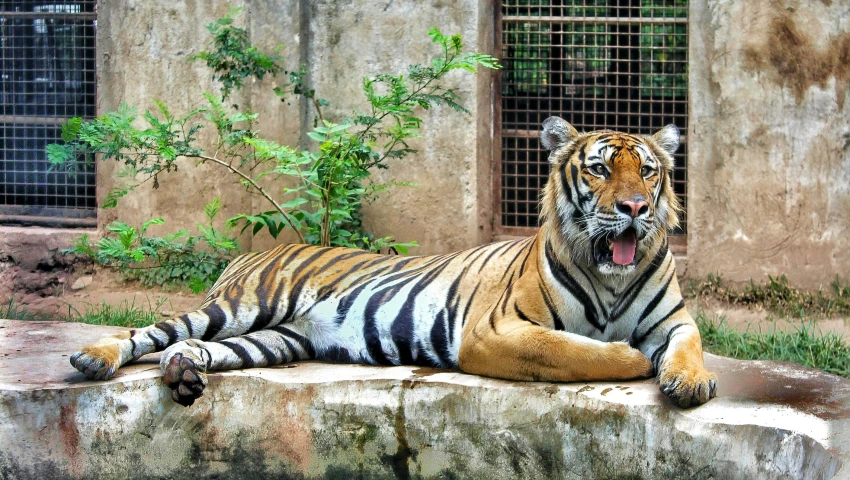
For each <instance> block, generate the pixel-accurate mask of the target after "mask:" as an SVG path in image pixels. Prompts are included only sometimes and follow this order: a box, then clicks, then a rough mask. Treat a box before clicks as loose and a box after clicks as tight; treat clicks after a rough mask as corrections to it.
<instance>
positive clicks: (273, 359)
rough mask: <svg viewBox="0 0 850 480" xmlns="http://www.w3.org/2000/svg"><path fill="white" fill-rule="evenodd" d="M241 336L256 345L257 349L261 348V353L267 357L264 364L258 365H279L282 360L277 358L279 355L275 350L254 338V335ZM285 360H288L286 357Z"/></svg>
mask: <svg viewBox="0 0 850 480" xmlns="http://www.w3.org/2000/svg"><path fill="white" fill-rule="evenodd" d="M241 338H242V339H243V340H245V341H246V342H248V343H250V344H251V345H253V346H254V347H256V348H257V350H259V351H260V353H261V354H262V355H263V358H264V359H265V363H264V364H263V365H259V364H258V365H257V366H258V367H262V366H268V365H277V364H278V362H280V360H278V359H277V356H276V355H275V354H274V352H272V351H271V350H269V348H268V347H267V346H266V345H265V344H264V343H263V342H261V341H259V340H257V339H256V338H252V337H249V336H244V337H241ZM284 360H286V357H284Z"/></svg>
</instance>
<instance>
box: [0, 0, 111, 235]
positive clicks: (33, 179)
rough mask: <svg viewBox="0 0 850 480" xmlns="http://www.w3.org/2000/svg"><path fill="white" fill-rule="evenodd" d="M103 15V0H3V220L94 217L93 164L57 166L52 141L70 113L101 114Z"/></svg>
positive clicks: (75, 220) (0, 216)
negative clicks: (71, 168) (98, 36)
mask: <svg viewBox="0 0 850 480" xmlns="http://www.w3.org/2000/svg"><path fill="white" fill-rule="evenodd" d="M96 23H97V14H96V0H77V1H74V0H66V1H58V2H57V1H52V2H45V1H32V0H30V1H24V0H18V1H6V0H0V66H2V69H0V221H2V222H4V223H8V222H14V223H21V222H24V223H35V224H38V223H60V224H62V223H64V224H71V225H73V224H78V225H79V224H84V225H88V224H93V221H92V220H91V219H93V218H94V217H95V208H96V203H95V172H94V166H93V165H84V164H80V165H79V166H78V168H77V169H76V171H75V172H71V173H66V172H63V171H54V170H52V169H51V168H50V164H49V162H48V160H47V155H46V154H45V147H46V146H47V145H48V144H51V143H56V142H58V141H60V139H61V125H62V124H63V123H65V121H66V120H68V119H69V118H70V117H75V116H79V117H84V118H92V117H93V116H94V114H95V96H96V83H97V82H96V77H95V28H96ZM49 220H52V222H50V221H49Z"/></svg>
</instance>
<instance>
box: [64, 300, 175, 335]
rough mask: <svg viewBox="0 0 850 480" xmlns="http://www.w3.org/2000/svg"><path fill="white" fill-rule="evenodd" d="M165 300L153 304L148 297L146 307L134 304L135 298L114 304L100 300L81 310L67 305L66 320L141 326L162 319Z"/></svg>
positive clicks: (132, 326)
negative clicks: (98, 302) (96, 303)
mask: <svg viewBox="0 0 850 480" xmlns="http://www.w3.org/2000/svg"><path fill="white" fill-rule="evenodd" d="M167 302H168V300H167V299H164V298H160V299H158V300H157V301H156V302H155V304H154V303H151V301H150V299H148V305H147V307H145V306H143V305H136V300H135V299H133V300H132V301H129V302H128V301H127V300H122V301H121V303H120V304H118V305H116V306H113V305H109V304H108V303H106V302H101V303H100V305H92V304H88V305H86V306H85V309H84V310H83V312H80V311H78V310H76V309H73V311H72V309H71V307H69V312H68V318H67V321H69V322H77V323H85V324H89V325H109V326H113V327H130V328H142V327H147V326H148V325H153V324H154V323H157V322H159V321H161V320H162V314H161V313H160V310H161V309H162V307H163V306H164V305H165V304H166V303H167Z"/></svg>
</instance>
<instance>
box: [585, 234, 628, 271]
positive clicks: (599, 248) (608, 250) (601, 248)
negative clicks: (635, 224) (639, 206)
mask: <svg viewBox="0 0 850 480" xmlns="http://www.w3.org/2000/svg"><path fill="white" fill-rule="evenodd" d="M636 249H637V235H636V232H635V229H634V228H632V227H629V228H627V229H625V230H623V231H622V232H621V233H620V234H619V235H614V234H610V235H606V236H604V237H602V238H600V239H599V240H597V241H596V243H594V245H593V257H594V259H595V260H596V264H597V265H602V264H604V263H615V264H617V265H623V266H625V265H634V264H635V250H636Z"/></svg>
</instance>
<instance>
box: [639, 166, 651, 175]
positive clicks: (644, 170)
mask: <svg viewBox="0 0 850 480" xmlns="http://www.w3.org/2000/svg"><path fill="white" fill-rule="evenodd" d="M653 173H655V170H653V169H651V168H649V167H647V166H643V167H641V168H640V176H641V177H643V178H647V177H650V176H652V174H653Z"/></svg>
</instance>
